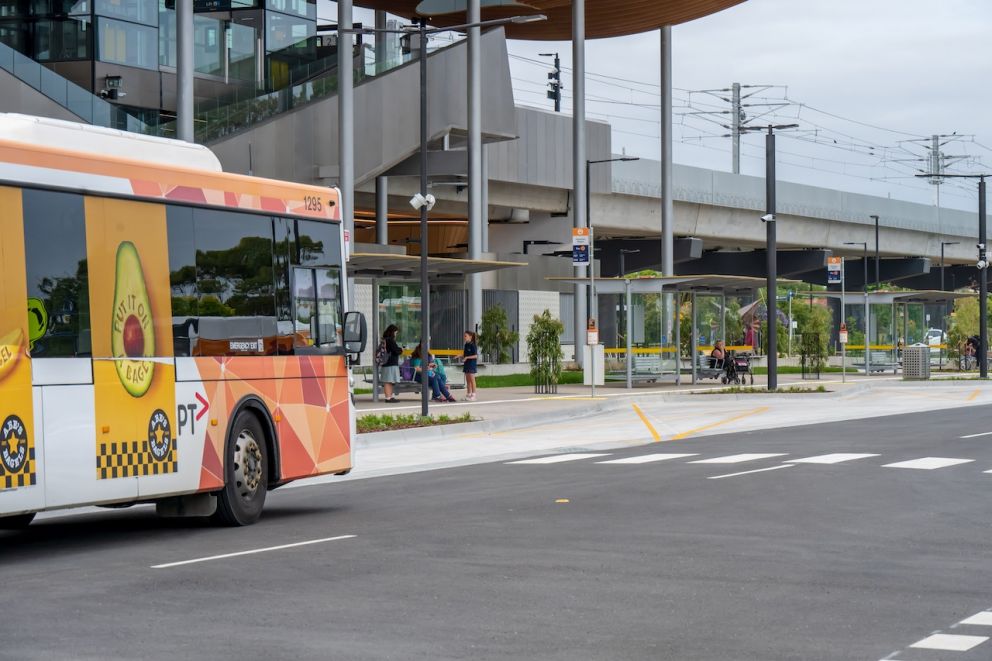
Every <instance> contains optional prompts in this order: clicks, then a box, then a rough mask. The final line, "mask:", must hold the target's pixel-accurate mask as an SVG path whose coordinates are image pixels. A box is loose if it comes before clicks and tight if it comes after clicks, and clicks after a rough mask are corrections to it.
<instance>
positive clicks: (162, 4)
mask: <svg viewBox="0 0 992 661" xmlns="http://www.w3.org/2000/svg"><path fill="white" fill-rule="evenodd" d="M193 2H194V10H195V12H196V13H195V16H194V67H195V70H196V78H197V82H196V95H197V97H199V98H211V99H222V98H224V97H225V96H229V95H230V96H232V97H234V96H242V95H243V94H244V92H245V91H246V89H247V90H249V91H250V92H252V93H254V92H267V91H271V90H276V89H280V88H281V87H285V86H286V85H288V84H289V82H290V81H291V80H292V73H293V71H294V70H295V69H297V68H298V67H301V66H306V65H308V64H312V63H313V62H314V60H315V59H316V58H317V57H318V48H317V43H318V38H317V5H316V0H193ZM175 3H176V0H0V43H4V44H6V45H8V46H10V47H11V48H13V49H14V50H16V51H19V52H20V53H23V54H24V55H26V56H27V57H29V58H31V59H33V60H35V61H37V62H41V63H43V64H44V65H46V66H48V67H49V68H52V69H53V70H55V71H56V72H57V73H59V74H60V75H62V76H64V77H66V78H69V79H70V80H71V81H72V82H74V83H76V84H78V85H80V86H81V87H83V88H84V89H88V90H90V91H92V92H93V93H94V94H97V95H103V96H108V97H109V98H110V100H111V101H113V102H114V103H117V104H119V105H123V106H126V107H129V108H132V109H133V110H134V113H135V114H136V115H137V114H140V115H141V116H142V117H143V118H145V119H147V118H148V117H149V116H151V115H154V114H156V113H162V114H163V115H164V117H165V118H167V117H168V116H169V115H170V114H171V113H170V111H172V110H173V109H174V107H170V106H174V103H175V101H174V98H173V95H172V93H171V92H169V91H168V89H169V88H170V87H171V86H173V85H174V84H173V83H171V80H172V77H174V74H175V67H176V13H175ZM87 65H88V66H87ZM108 79H114V82H115V84H116V85H117V86H118V87H117V89H118V90H119V92H115V93H110V88H111V85H110V84H109V83H108V82H107V80H108ZM156 96H157V98H155V97H156Z"/></svg>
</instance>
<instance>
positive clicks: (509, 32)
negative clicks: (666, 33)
mask: <svg viewBox="0 0 992 661" xmlns="http://www.w3.org/2000/svg"><path fill="white" fill-rule="evenodd" d="M741 2H744V0H626V2H616V0H586V37H588V38H589V39H600V38H605V37H621V36H624V35H630V34H638V33H640V32H649V31H651V30H657V29H659V28H662V27H664V26H666V25H678V24H680V23H686V22H688V21H692V20H695V19H697V18H702V17H704V16H709V15H710V14H715V13H716V12H719V11H722V10H724V9H727V8H728V7H733V6H734V5H737V4H740V3H741ZM355 4H356V5H359V6H361V7H367V8H369V9H377V10H380V11H386V12H389V13H390V14H395V15H397V16H403V17H413V16H429V17H431V23H432V24H433V25H436V26H438V27H443V26H446V25H462V24H464V23H465V0H356V2H355ZM481 5H482V18H483V20H493V19H498V18H509V17H512V16H524V15H529V14H544V15H545V16H547V17H548V20H546V21H540V22H536V23H510V24H508V25H506V26H505V30H506V36H507V37H508V38H510V39H528V40H534V41H569V40H571V38H572V2H571V0H515V1H512V2H511V1H510V0H482V1H481Z"/></svg>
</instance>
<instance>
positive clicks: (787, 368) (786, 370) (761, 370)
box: [751, 365, 855, 374]
mask: <svg viewBox="0 0 992 661" xmlns="http://www.w3.org/2000/svg"><path fill="white" fill-rule="evenodd" d="M751 371H752V372H754V373H755V374H768V368H767V367H752V368H751ZM841 371H842V370H841V368H839V367H824V368H823V369H822V370H820V372H821V373H823V374H829V373H834V372H836V373H837V374H840V373H841ZM854 371H855V370H854V368H853V367H852V366H851V365H848V366H847V373H848V374H850V373H852V372H854ZM802 372H803V368H802V367H799V366H798V365H779V366H778V373H779V374H802Z"/></svg>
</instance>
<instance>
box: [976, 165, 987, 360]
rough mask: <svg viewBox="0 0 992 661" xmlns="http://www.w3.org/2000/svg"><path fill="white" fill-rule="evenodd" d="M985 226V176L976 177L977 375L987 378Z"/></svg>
mask: <svg viewBox="0 0 992 661" xmlns="http://www.w3.org/2000/svg"><path fill="white" fill-rule="evenodd" d="M986 239H987V236H986V227H985V177H984V176H982V177H979V179H978V264H979V267H978V274H979V278H978V336H979V337H980V338H981V345H982V346H981V347H980V348H979V352H978V376H979V378H982V379H987V378H989V300H988V299H989V279H988V269H989V265H988V256H987V255H988V253H987V248H986V243H985V242H986Z"/></svg>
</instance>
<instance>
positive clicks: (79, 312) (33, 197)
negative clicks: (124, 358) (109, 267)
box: [23, 188, 93, 358]
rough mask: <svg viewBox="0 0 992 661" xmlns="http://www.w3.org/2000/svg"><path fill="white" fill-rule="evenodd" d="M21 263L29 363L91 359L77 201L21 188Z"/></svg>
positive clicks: (66, 195)
mask: <svg viewBox="0 0 992 661" xmlns="http://www.w3.org/2000/svg"><path fill="white" fill-rule="evenodd" d="M23 205H24V258H25V266H26V269H27V284H28V298H29V299H31V300H29V301H28V311H29V314H33V315H34V319H33V320H32V321H31V324H30V326H31V328H32V329H33V330H34V331H37V334H38V336H37V337H34V336H33V337H32V339H33V343H32V346H31V356H32V357H33V358H72V357H78V356H90V355H92V351H93V349H92V341H91V335H90V300H89V279H88V269H87V264H86V220H85V210H84V208H83V196H82V195H74V194H70V193H56V192H53V191H41V190H33V189H28V188H25V189H24V192H23Z"/></svg>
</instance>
